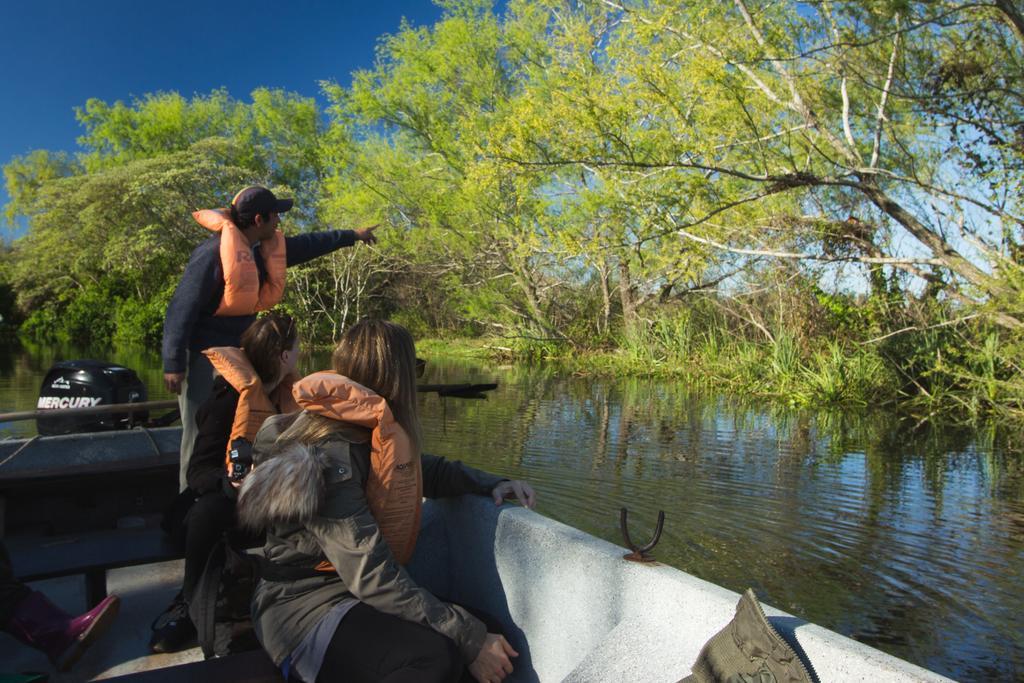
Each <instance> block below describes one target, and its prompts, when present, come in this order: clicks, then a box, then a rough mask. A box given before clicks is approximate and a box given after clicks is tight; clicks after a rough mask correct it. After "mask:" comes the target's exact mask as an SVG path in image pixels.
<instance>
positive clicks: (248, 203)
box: [231, 185, 294, 214]
mask: <svg viewBox="0 0 1024 683" xmlns="http://www.w3.org/2000/svg"><path fill="white" fill-rule="evenodd" d="M292 204H294V202H293V201H292V200H291V199H278V198H277V197H275V196H274V193H273V192H271V191H270V190H268V189H267V188H265V187H261V186H260V185H250V186H249V187H247V188H245V189H244V190H241V191H239V193H238V194H236V195H235V198H234V199H232V200H231V206H233V207H235V210H236V211H238V213H250V214H251V213H284V212H285V211H287V210H288V209H290V208H292Z"/></svg>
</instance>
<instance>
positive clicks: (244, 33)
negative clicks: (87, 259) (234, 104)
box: [0, 0, 441, 234]
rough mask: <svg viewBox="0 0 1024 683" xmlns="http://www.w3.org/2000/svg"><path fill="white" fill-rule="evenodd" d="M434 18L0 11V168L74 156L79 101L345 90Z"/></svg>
mask: <svg viewBox="0 0 1024 683" xmlns="http://www.w3.org/2000/svg"><path fill="white" fill-rule="evenodd" d="M440 15H441V10H440V8H438V7H436V6H435V5H433V4H432V3H431V2H430V0H372V1H370V2H365V1H364V2H358V1H354V0H337V1H335V2H329V1H319V2H317V1H312V0H292V1H290V2H266V1H265V0H250V1H249V2H239V1H237V0H216V1H207V2H196V1H195V0H183V1H179V2H175V3H173V4H172V3H152V4H151V3H146V2H138V0H135V1H133V2H128V1H126V0H94V1H93V2H85V1H83V0H35V1H32V2H18V3H15V2H11V3H5V4H4V7H3V10H2V11H0V18H2V24H3V25H4V27H5V29H6V30H5V31H4V32H3V37H2V39H0V85H2V87H3V94H4V101H5V106H4V107H2V108H0V163H7V162H8V161H10V159H11V158H12V157H13V156H16V155H19V154H24V153H26V152H29V151H31V150H33V149H51V150H57V149H63V150H75V149H77V145H76V143H75V138H76V137H77V136H78V135H80V134H81V129H80V128H79V126H78V124H77V123H76V121H75V115H74V108H75V107H76V106H81V105H83V104H85V101H86V100H87V99H89V98H90V97H98V98H100V99H104V100H107V101H111V102H112V101H114V100H124V101H129V100H130V99H131V98H132V97H133V96H141V95H143V94H145V93H148V92H157V91H171V90H174V91H177V92H179V93H181V94H183V95H186V96H190V95H192V94H194V93H207V92H210V91H211V90H213V89H215V88H220V87H225V88H227V89H228V91H229V92H230V93H231V95H232V96H234V97H236V98H240V99H247V97H248V94H249V93H250V92H251V91H252V90H254V89H255V88H257V87H259V86H267V87H272V88H284V89H287V90H291V91H294V92H298V93H300V94H303V95H310V96H319V88H318V85H317V84H318V82H319V81H321V80H335V81H338V82H339V83H342V84H347V83H348V82H349V80H350V78H349V76H350V74H351V72H352V71H353V70H355V69H359V68H362V67H368V66H370V65H372V63H373V58H374V46H375V45H376V41H377V39H378V37H379V36H381V35H382V34H384V33H393V32H395V31H397V30H398V27H399V25H400V22H401V20H402V18H403V17H404V18H406V19H407V20H408V21H409V22H411V23H412V24H414V25H425V24H432V23H433V22H434V21H436V20H437V19H438V18H439V17H440ZM6 202H7V195H6V193H5V192H4V191H3V189H2V187H0V203H6ZM2 233H3V231H2V230H0V234H2Z"/></svg>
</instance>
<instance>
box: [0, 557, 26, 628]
mask: <svg viewBox="0 0 1024 683" xmlns="http://www.w3.org/2000/svg"><path fill="white" fill-rule="evenodd" d="M31 592H32V591H31V590H30V589H29V587H28V586H26V585H25V584H23V583H22V582H21V581H18V580H17V579H16V578H14V570H13V569H12V568H11V557H10V555H8V554H7V548H6V547H4V544H3V542H2V541H0V631H2V630H4V629H6V628H7V624H8V623H9V622H10V621H11V617H12V616H13V615H14V610H15V608H17V606H18V603H20V602H21V601H22V600H24V599H25V596H26V595H28V594H29V593H31Z"/></svg>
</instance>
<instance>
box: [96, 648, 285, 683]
mask: <svg viewBox="0 0 1024 683" xmlns="http://www.w3.org/2000/svg"><path fill="white" fill-rule="evenodd" d="M282 680H283V679H282V677H281V671H280V669H278V668H277V667H276V666H274V663H273V662H271V661H270V657H268V656H267V653H265V652H264V651H263V650H252V651H250V652H242V653H239V654H236V655H229V656H227V657H217V658H215V659H207V660H205V661H202V662H190V663H188V664H179V665H177V666H168V667H164V668H162V669H151V670H149V671H140V672H138V673H133V674H126V675H124V676H115V677H113V678H105V679H104V681H106V683H180V682H181V681H188V683H224V681H231V683H281V681H282Z"/></svg>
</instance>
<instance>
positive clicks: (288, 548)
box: [239, 320, 534, 683]
mask: <svg viewBox="0 0 1024 683" xmlns="http://www.w3.org/2000/svg"><path fill="white" fill-rule="evenodd" d="M332 366H333V371H331V372H320V373H315V374H313V375H310V376H309V377H305V378H303V379H302V380H299V381H298V382H296V384H295V388H294V395H295V398H296V401H297V402H298V404H299V405H300V406H301V407H302V410H301V411H300V412H298V413H297V414H294V415H281V416H278V417H273V418H270V419H269V420H267V422H266V423H265V424H264V426H263V428H262V429H261V430H260V433H259V435H258V437H257V441H256V446H255V451H254V457H255V460H256V466H255V469H254V470H253V472H252V474H251V475H250V476H249V477H248V478H247V479H246V481H245V483H244V484H243V485H242V490H241V495H240V497H239V519H240V522H241V523H242V524H243V525H245V526H248V527H251V528H266V530H267V543H266V546H265V547H264V551H265V555H266V559H267V563H266V564H265V567H264V570H263V572H262V577H263V580H261V581H260V582H259V584H258V585H257V588H256V594H255V596H254V599H253V623H254V626H255V630H256V634H257V636H258V638H259V640H260V642H261V643H262V644H263V647H264V649H266V651H267V652H268V653H269V654H270V656H271V658H272V659H273V660H274V662H275V663H276V664H277V665H278V666H280V667H281V668H282V670H283V671H284V673H285V676H286V677H291V678H292V679H293V680H301V681H304V682H305V683H315V682H317V683H326V682H328V681H346V682H358V681H388V682H389V683H399V682H402V681H416V682H424V681H456V680H459V679H460V678H462V677H463V676H464V675H466V672H467V670H468V673H469V674H470V675H472V677H473V678H475V679H476V680H477V681H500V680H502V679H503V678H504V677H505V676H506V675H507V674H508V673H511V671H512V662H511V658H513V657H515V656H517V653H516V652H515V651H514V650H513V649H512V647H511V646H510V645H509V644H508V642H507V641H506V640H505V638H504V637H503V636H501V635H498V634H495V633H488V632H487V627H486V626H485V624H484V623H483V622H482V621H480V620H479V619H478V618H476V617H475V616H473V615H472V614H470V613H469V612H468V611H466V610H465V609H464V608H462V607H460V606H458V605H455V604H451V603H448V602H445V601H443V600H441V599H439V598H437V597H436V596H434V595H432V594H431V593H430V592H429V591H427V590H425V589H423V588H421V587H420V586H418V585H417V584H416V583H415V582H414V581H413V580H412V579H411V578H410V576H409V575H408V573H407V572H406V570H405V568H404V567H403V565H404V564H405V563H406V562H408V561H409V559H410V558H411V555H412V551H413V547H414V545H415V541H416V534H417V533H418V531H419V521H420V520H419V513H420V503H421V501H422V498H423V496H427V497H432V498H438V497H445V496H456V495H462V494H467V493H475V494H484V495H491V496H493V498H494V500H495V502H496V503H500V502H501V501H502V500H503V499H504V498H505V497H506V496H515V497H517V498H519V500H520V501H521V502H522V503H523V504H524V505H527V506H528V507H533V504H534V493H533V490H532V489H531V488H530V486H529V484H526V483H525V482H521V481H508V480H503V479H502V478H500V477H497V476H494V475H490V474H486V473H484V472H480V471H478V470H474V469H472V468H470V467H467V466H465V465H463V464H461V463H459V462H454V461H447V460H445V459H444V458H440V457H436V456H431V455H427V454H424V453H422V451H421V450H420V448H421V435H420V426H419V419H418V416H417V409H416V384H415V382H416V354H415V348H414V345H413V340H412V337H411V336H410V335H409V333H408V331H406V330H405V328H403V327H401V326H400V325H396V324H394V323H390V322H385V321H377V320H364V321H361V322H359V323H357V324H356V325H354V326H352V327H350V328H349V329H348V330H347V331H346V332H345V334H344V336H343V337H342V340H341V342H340V343H339V345H338V347H337V349H336V350H335V352H334V355H333V358H332Z"/></svg>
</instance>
